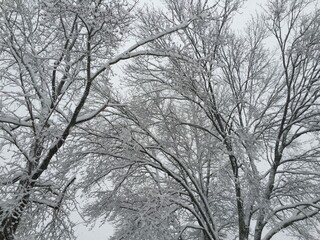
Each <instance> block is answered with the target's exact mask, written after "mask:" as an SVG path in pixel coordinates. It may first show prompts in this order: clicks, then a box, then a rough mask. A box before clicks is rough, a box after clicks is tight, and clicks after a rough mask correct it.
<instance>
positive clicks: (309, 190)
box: [78, 0, 320, 240]
mask: <svg viewBox="0 0 320 240" xmlns="http://www.w3.org/2000/svg"><path fill="white" fill-rule="evenodd" d="M240 3H241V1H230V0H228V1H218V2H217V3H216V4H215V5H209V4H210V3H209V1H173V0H172V1H171V0H167V1H166V7H167V9H166V10H163V11H164V12H155V11H151V12H150V13H146V14H145V15H141V18H142V22H143V24H142V25H141V27H140V35H142V36H143V35H148V34H150V33H153V31H157V30H158V29H161V27H162V25H163V23H164V22H171V23H175V24H179V23H181V22H183V21H185V19H188V18H190V16H192V15H197V14H198V13H199V12H202V11H204V10H205V9H206V10H207V13H208V14H207V15H203V17H202V19H201V20H199V21H196V22H193V23H192V24H191V25H190V27H189V28H188V29H183V30H180V31H178V32H176V33H175V34H172V35H170V36H167V37H164V38H161V39H158V40H156V41H154V42H152V43H150V44H149V47H150V49H153V50H155V51H156V50H157V51H161V52H167V53H168V55H167V58H165V59H161V60H160V59H157V58H154V57H152V56H143V57H139V58H137V59H135V61H134V63H132V64H130V65H129V66H128V67H127V77H126V81H127V85H126V87H127V90H126V91H127V92H128V93H131V94H130V96H129V97H128V98H127V102H126V103H125V104H124V105H121V106H119V107H117V108H114V109H112V110H110V111H109V112H108V115H105V116H104V121H98V119H97V124H98V123H99V127H98V128H97V127H94V126H89V125H88V126H86V128H84V129H82V131H80V132H82V133H83V134H85V135H86V136H87V137H88V139H87V140H85V141H84V142H83V143H82V146H83V148H82V151H80V152H78V154H79V155H78V156H79V158H87V159H89V160H88V163H90V165H88V167H87V172H88V178H87V179H86V187H87V189H90V194H91V196H94V200H92V203H91V204H90V205H89V206H88V208H87V214H88V216H91V217H93V218H97V217H101V216H104V217H106V219H109V220H113V221H114V223H115V225H116V232H115V235H114V238H113V239H205V240H209V239H210V240H218V239H240V240H246V239H254V240H261V239H264V240H269V239H271V238H272V237H273V236H274V235H275V234H277V233H279V232H280V231H281V230H283V229H285V230H286V231H287V232H288V233H291V234H292V235H295V236H298V237H299V239H316V238H313V235H314V234H318V235H319V231H320V230H319V219H320V214H319V211H320V188H319V186H320V185H319V181H320V178H319V177H320V176H319V170H320V169H319V167H320V165H319V163H320V159H319V157H320V142H319V136H320V135H319V131H320V127H319V126H320V107H319V103H320V100H319V99H320V91H319V90H320V79H319V77H320V65H319V61H320V58H319V56H320V31H319V30H320V29H319V28H320V24H319V23H320V18H319V16H320V15H319V9H317V8H316V6H315V5H314V4H313V3H312V1H306V0H295V1H288V0H277V1H276V0H273V1H269V3H268V4H267V5H266V6H265V8H264V12H263V14H261V15H259V16H258V17H255V18H253V19H252V20H251V21H250V22H249V23H248V25H247V27H246V29H245V30H244V31H243V32H242V33H239V32H233V31H232V30H231V27H230V24H231V21H232V16H233V15H234V13H235V11H237V10H238V9H239V7H240V6H241V4H240ZM123 103H124V102H123ZM79 144H81V141H80V139H79ZM93 174H95V175H96V177H95V178H92V176H93Z"/></svg>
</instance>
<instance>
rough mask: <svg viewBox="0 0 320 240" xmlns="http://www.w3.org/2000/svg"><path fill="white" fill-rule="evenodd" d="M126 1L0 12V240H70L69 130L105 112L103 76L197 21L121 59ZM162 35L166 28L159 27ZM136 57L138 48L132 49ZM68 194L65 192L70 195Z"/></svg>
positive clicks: (129, 7) (11, 4)
mask: <svg viewBox="0 0 320 240" xmlns="http://www.w3.org/2000/svg"><path fill="white" fill-rule="evenodd" d="M134 6H135V4H133V3H130V2H129V1H126V0H119V1H111V0H95V1H78V0H35V1H23V0H3V1H1V4H0V94H1V95H0V100H1V112H0V147H1V163H0V168H1V171H0V186H1V187H0V239H1V240H12V239H55V240H56V239H71V238H73V236H72V224H71V223H70V222H69V209H68V206H70V204H68V202H69V203H70V202H72V198H71V197H69V196H70V195H69V194H67V193H68V190H70V187H71V186H72V185H73V184H74V182H75V179H76V171H75V168H74V169H72V168H71V167H70V166H72V163H74V162H77V159H74V158H70V157H69V156H70V155H68V154H67V153H68V152H69V153H70V152H71V151H76V150H75V149H73V148H72V147H73V146H72V142H73V140H75V139H76V138H77V135H74V134H73V129H74V128H76V127H77V126H79V127H80V126H81V125H82V124H84V123H86V122H90V121H91V120H93V119H94V118H96V117H97V116H98V115H99V114H100V113H102V112H103V111H105V110H106V108H108V107H110V106H111V104H112V99H111V95H110V91H111V90H110V88H109V77H110V74H109V73H110V67H111V66H112V65H114V64H116V63H117V62H119V61H121V60H124V59H129V58H132V57H135V56H140V55H144V54H151V55H154V56H155V55H160V56H161V55H164V53H163V54H161V53H159V52H154V51H151V50H148V49H146V48H144V47H142V46H144V45H145V44H146V43H149V42H151V41H153V40H154V39H157V38H160V37H163V36H165V35H167V34H170V33H172V32H174V31H176V30H177V29H183V28H185V27H187V26H188V25H189V24H190V22H191V21H193V20H194V19H195V18H196V16H194V17H193V18H191V19H188V20H187V21H185V22H181V24H179V25H173V24H170V28H163V29H161V31H156V32H155V33H154V34H153V35H151V34H149V35H145V36H144V37H140V38H139V39H138V40H137V42H136V43H135V44H133V45H132V46H131V47H129V48H128V49H126V50H124V51H121V49H123V48H124V46H123V45H124V44H125V43H126V44H128V43H127V40H128V37H129V35H130V31H131V23H132V22H133V20H134V19H135V18H136V17H135V13H134V12H133V7H134ZM168 26H169V24H168ZM141 47H142V48H141ZM69 192H70V191H69Z"/></svg>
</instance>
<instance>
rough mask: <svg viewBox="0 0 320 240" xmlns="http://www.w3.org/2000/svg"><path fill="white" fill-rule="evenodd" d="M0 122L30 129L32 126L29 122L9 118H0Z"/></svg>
mask: <svg viewBox="0 0 320 240" xmlns="http://www.w3.org/2000/svg"><path fill="white" fill-rule="evenodd" d="M0 122H1V123H9V124H13V125H16V126H20V127H32V124H31V123H30V122H26V121H23V120H20V119H17V118H11V117H0Z"/></svg>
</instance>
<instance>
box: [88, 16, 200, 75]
mask: <svg viewBox="0 0 320 240" xmlns="http://www.w3.org/2000/svg"><path fill="white" fill-rule="evenodd" d="M201 17H202V15H197V16H195V17H193V18H191V19H189V20H188V21H185V22H183V23H181V24H179V25H177V26H174V27H172V28H169V29H166V30H165V31H162V32H160V33H158V34H156V35H153V36H150V37H148V38H145V39H142V40H140V41H138V42H137V43H135V44H134V45H132V46H131V47H129V48H128V49H127V50H125V51H123V52H122V53H120V54H118V55H116V56H115V57H114V58H112V59H110V60H109V61H108V62H107V63H106V64H105V66H103V67H102V68H100V69H99V70H98V71H97V72H96V73H95V74H93V76H92V78H91V80H93V79H95V78H96V77H97V76H99V75H100V73H102V72H103V71H104V70H106V69H107V68H109V66H111V65H113V64H116V63H117V62H119V61H121V60H126V59H129V58H132V57H137V56H141V55H157V56H164V55H165V56H167V55H166V54H164V53H160V51H159V52H157V53H156V52H153V54H151V52H150V51H148V50H143V51H139V52H135V53H132V51H134V50H136V49H137V48H139V47H141V46H144V45H145V44H147V43H149V42H152V41H154V40H156V39H158V38H161V37H163V36H166V35H169V34H171V33H173V32H176V31H178V30H180V29H184V28H186V27H188V26H189V25H190V24H191V23H192V22H193V21H195V20H197V19H199V18H201ZM148 52H149V54H148Z"/></svg>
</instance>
